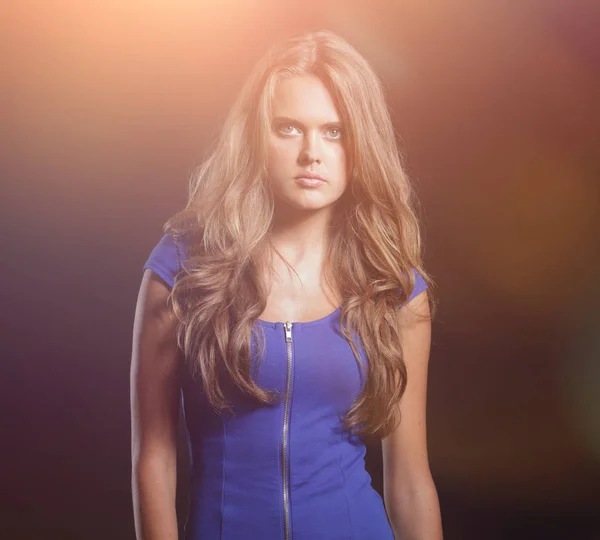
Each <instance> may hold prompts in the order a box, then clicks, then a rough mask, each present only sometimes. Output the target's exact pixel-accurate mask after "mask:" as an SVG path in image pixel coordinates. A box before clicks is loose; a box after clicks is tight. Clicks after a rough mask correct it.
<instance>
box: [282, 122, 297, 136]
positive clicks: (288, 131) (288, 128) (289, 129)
mask: <svg viewBox="0 0 600 540" xmlns="http://www.w3.org/2000/svg"><path fill="white" fill-rule="evenodd" d="M294 130H296V131H297V129H296V126H294V125H293V124H283V125H282V126H280V127H279V131H281V133H283V134H284V135H292V134H293V133H294Z"/></svg>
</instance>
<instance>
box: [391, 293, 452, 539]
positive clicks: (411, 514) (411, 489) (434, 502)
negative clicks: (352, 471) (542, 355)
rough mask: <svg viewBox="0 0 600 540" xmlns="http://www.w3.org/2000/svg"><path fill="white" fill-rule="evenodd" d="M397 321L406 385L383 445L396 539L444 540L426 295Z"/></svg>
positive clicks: (421, 296) (402, 311)
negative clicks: (430, 452)
mask: <svg viewBox="0 0 600 540" xmlns="http://www.w3.org/2000/svg"><path fill="white" fill-rule="evenodd" d="M398 322H399V324H400V325H401V326H400V327H401V337H402V350H403V354H404V361H405V363H406V369H407V373H408V384H407V387H406V392H405V393H404V396H403V397H402V400H401V402H400V411H401V414H402V417H401V422H400V424H399V425H398V427H397V428H396V429H395V430H394V431H393V432H392V433H390V434H389V435H388V436H387V437H386V438H385V439H384V440H383V442H382V450H383V482H384V484H383V485H384V500H385V507H386V510H387V513H388V518H389V520H390V523H391V525H392V529H393V530H394V536H395V537H396V539H397V540H441V539H442V519H441V514H440V505H439V501H438V496H437V491H436V489H435V484H434V483H433V479H432V477H431V471H430V469H429V459H428V457H427V431H426V423H425V408H426V401H427V366H428V363H429V348H430V343H431V320H430V317H429V303H428V300H427V291H424V292H422V293H420V294H419V295H417V296H416V297H415V298H413V299H412V300H411V301H410V302H409V303H408V304H407V305H405V306H404V307H402V308H401V309H400V312H399V321H398Z"/></svg>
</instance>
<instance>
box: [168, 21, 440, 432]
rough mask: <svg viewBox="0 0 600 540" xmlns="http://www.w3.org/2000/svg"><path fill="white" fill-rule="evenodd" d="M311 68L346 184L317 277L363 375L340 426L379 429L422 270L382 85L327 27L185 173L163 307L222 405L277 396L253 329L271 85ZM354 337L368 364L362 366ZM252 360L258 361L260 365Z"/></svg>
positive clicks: (242, 102) (252, 96) (390, 416)
mask: <svg viewBox="0 0 600 540" xmlns="http://www.w3.org/2000/svg"><path fill="white" fill-rule="evenodd" d="M307 74H310V75H316V76H317V77H319V78H320V80H321V81H323V83H324V84H325V85H326V86H327V88H328V89H329V91H330V92H331V94H332V96H333V98H334V101H335V103H336V105H337V107H338V109H339V113H340V115H341V117H342V122H343V125H344V126H345V132H346V133H347V134H348V138H347V139H346V142H345V144H346V145H347V146H346V153H347V155H348V165H349V168H348V171H349V184H348V187H347V189H346V192H345V193H344V194H343V196H342V198H341V199H340V200H339V201H338V203H337V205H336V207H335V212H334V214H333V217H332V222H331V224H330V231H329V240H328V243H327V248H326V249H327V254H326V257H325V261H326V262H325V267H324V277H325V280H326V283H327V284H328V285H329V286H331V287H332V290H336V291H339V293H340V296H341V298H342V305H341V308H342V309H341V314H340V327H341V331H342V334H343V336H344V337H345V338H346V339H347V340H348V342H349V344H350V347H351V349H352V351H353V354H354V356H355V358H356V361H357V362H358V364H359V365H360V367H361V370H362V373H363V374H364V385H363V389H362V391H361V393H360V395H359V396H358V398H357V399H356V401H355V402H354V403H353V405H352V407H351V408H350V410H349V411H348V412H347V414H346V416H345V417H344V418H343V423H344V425H345V426H346V427H347V428H348V429H349V430H350V431H352V432H354V433H358V434H362V435H375V436H378V437H384V436H385V435H386V434H388V433H389V432H390V430H391V429H392V428H393V427H394V426H395V425H396V423H397V421H399V418H397V417H396V414H395V413H394V411H395V410H397V408H396V407H395V405H396V404H398V402H399V401H400V398H401V397H402V395H403V393H404V391H405V388H406V382H407V370H406V365H405V362H404V359H403V354H402V344H401V342H400V333H399V331H400V328H399V325H398V317H397V311H398V309H399V307H400V306H402V305H403V304H404V303H406V300H407V299H408V297H409V295H410V294H411V292H412V290H413V288H414V280H415V277H414V274H413V270H414V271H415V272H417V273H418V274H420V275H421V276H422V277H423V278H424V279H425V281H426V282H427V283H428V285H431V280H430V278H429V276H428V275H427V274H426V272H425V271H424V269H423V267H422V260H421V245H420V232H419V223H418V219H417V217H416V214H415V210H414V205H415V201H414V197H413V192H412V189H411V186H410V184H409V181H408V178H407V176H406V174H405V172H404V170H403V168H402V165H401V160H400V156H399V154H398V148H397V145H396V136H395V132H394V129H393V126H392V122H391V119H390V115H389V112H388V109H387V106H386V100H385V96H384V92H383V88H382V85H381V82H380V80H379V79H378V77H377V76H376V74H375V73H374V71H373V70H372V68H371V67H370V65H369V64H368V62H367V61H366V60H365V59H364V58H363V57H362V56H361V55H360V54H359V53H358V52H357V51H356V50H355V49H354V48H353V47H351V46H350V45H349V44H348V43H347V42H346V41H345V40H343V39H342V38H340V37H339V36H337V35H335V34H333V33H331V32H327V31H321V32H315V33H309V34H305V35H302V36H300V37H295V38H292V39H289V40H287V41H285V42H283V43H282V44H280V45H278V46H276V47H274V48H272V49H271V50H270V51H269V52H268V53H267V54H266V55H265V56H264V57H263V58H262V60H261V61H260V62H259V63H258V64H257V66H256V68H255V69H254V71H253V72H252V73H251V75H250V77H249V78H248V80H247V82H246V83H245V85H244V87H243V89H242V91H241V93H240V95H239V97H238V99H237V100H236V102H235V103H234V105H233V106H232V108H231V110H230V112H229V115H228V116H227V118H226V120H225V123H224V126H223V129H222V132H221V135H220V137H219V139H218V141H217V143H216V146H215V148H214V150H213V151H212V152H211V154H210V155H209V157H208V158H207V159H206V161H205V162H204V163H203V165H202V166H201V167H200V168H199V169H198V171H197V172H196V173H195V174H194V176H193V177H192V179H191V181H190V190H189V197H188V203H187V205H186V207H185V208H184V209H183V210H181V211H180V212H178V213H177V214H175V215H174V216H173V217H172V218H171V219H169V221H168V222H167V223H166V224H165V232H167V233H170V234H171V235H172V236H173V237H174V238H175V240H176V242H178V243H180V244H181V245H182V247H184V250H185V252H186V257H185V258H184V259H185V260H184V261H182V271H181V272H180V274H179V275H178V279H177V280H176V282H175V285H174V287H173V290H172V292H171V296H170V301H171V302H172V306H173V310H174V312H175V314H176V316H177V318H178V320H179V324H178V329H177V339H178V344H179V347H180V348H181V349H182V351H183V353H184V356H185V358H186V361H187V362H189V363H190V365H191V367H192V372H193V373H194V374H196V375H199V376H200V377H201V380H202V384H203V388H204V392H205V395H206V397H207V399H208V401H209V402H210V403H211V405H212V406H213V407H214V408H215V409H216V410H219V411H222V410H224V409H226V408H229V407H231V402H230V400H229V398H228V396H229V394H228V389H231V388H236V389H237V391H241V392H242V393H243V394H245V395H246V396H249V397H250V398H252V399H253V400H254V401H255V402H256V403H258V404H269V403H272V402H273V401H274V400H275V399H276V395H275V394H274V393H273V392H272V391H269V390H268V389H264V388H261V387H260V386H258V385H257V384H256V382H255V376H254V375H255V371H254V370H253V369H252V366H253V365H254V364H253V362H252V359H251V346H250V343H251V337H252V336H254V337H256V338H258V339H259V341H258V344H259V351H260V353H259V356H260V355H261V354H262V352H263V351H264V333H261V332H260V330H257V328H258V327H260V325H256V321H257V320H258V319H259V317H260V315H261V313H262V312H263V311H264V309H265V307H266V304H267V296H268V286H267V279H266V276H268V275H269V269H270V266H269V260H270V257H272V253H273V248H272V247H271V244H270V241H269V238H270V237H269V233H270V230H271V226H272V222H273V215H274V198H273V196H272V193H271V191H270V188H269V184H268V181H267V169H266V166H267V163H266V161H267V159H266V156H267V136H268V133H269V130H270V122H271V119H270V111H271V100H272V96H273V92H274V88H275V85H276V84H277V81H278V80H280V79H281V78H285V77H293V76H297V75H307ZM353 333H355V334H356V335H357V336H358V338H359V339H360V342H361V344H362V346H363V348H364V352H365V354H366V357H367V359H368V362H367V365H366V366H365V365H363V362H362V360H361V357H360V355H359V353H358V349H357V344H356V343H354V341H353V339H352V335H353ZM255 367H256V365H255Z"/></svg>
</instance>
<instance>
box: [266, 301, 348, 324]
mask: <svg viewBox="0 0 600 540" xmlns="http://www.w3.org/2000/svg"><path fill="white" fill-rule="evenodd" d="M341 310H342V306H340V307H339V308H337V309H336V310H335V311H332V312H331V313H330V314H329V315H325V316H324V317H321V318H320V319H315V320H314V321H302V322H294V321H290V322H291V323H292V326H302V327H306V326H315V325H318V324H324V323H326V322H327V321H328V320H329V319H332V318H333V317H335V316H336V315H337V314H338V313H339V312H340V311H341ZM258 322H259V323H260V324H262V325H263V326H268V327H270V328H277V327H278V326H283V325H284V324H285V321H282V322H273V321H265V320H263V319H258Z"/></svg>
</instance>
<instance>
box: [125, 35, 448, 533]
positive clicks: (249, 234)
mask: <svg viewBox="0 0 600 540" xmlns="http://www.w3.org/2000/svg"><path fill="white" fill-rule="evenodd" d="M411 197H412V195H411V189H410V186H409V183H408V180H407V178H406V176H405V174H404V172H403V170H402V168H401V164H400V160H399V157H398V151H397V147H396V141H395V136H394V130H393V127H392V124H391V121H390V117H389V115H388V111H387V108H386V104H385V101H384V96H383V92H382V89H381V86H380V83H379V81H378V79H377V77H376V75H375V74H374V73H373V71H372V69H371V68H370V66H369V65H368V63H367V62H366V61H365V59H364V58H363V57H361V56H360V55H359V54H358V53H357V52H356V51H355V50H354V49H353V48H352V47H351V46H350V45H348V43H346V42H345V41H344V40H342V39H341V38H339V37H337V36H336V35H334V34H332V33H329V32H318V33H312V34H308V35H304V36H302V37H299V38H294V39H291V40H289V41H287V42H285V43H283V44H282V45H280V46H278V47H276V48H274V49H272V50H271V51H270V52H269V53H268V54H267V55H266V56H265V57H264V59H263V60H262V61H261V62H260V63H259V65H258V66H257V68H256V69H255V71H254V72H253V74H252V76H251V77H250V78H249V80H248V82H247V83H246V85H245V87H244V88H243V91H242V92H241V94H240V97H239V99H238V100H237V102H236V103H235V105H234V106H233V108H232V110H231V112H230V115H229V117H228V119H227V120H226V123H225V125H224V128H223V132H222V135H221V137H220V140H219V141H218V144H217V146H216V149H215V150H214V152H213V153H212V155H211V156H210V157H209V158H208V160H207V161H206V162H205V163H204V165H203V167H202V168H201V170H200V171H199V173H198V174H197V176H196V177H195V178H194V179H193V182H192V184H191V189H190V194H189V202H188V204H187V207H186V208H185V209H184V210H182V211H181V212H179V213H178V214H177V215H175V216H174V217H173V218H172V219H171V220H169V222H168V223H167V225H166V226H165V232H166V234H165V235H164V236H163V238H162V239H161V240H160V242H159V243H158V245H157V246H156V247H155V249H154V250H153V251H152V253H151V255H150V257H149V259H148V261H147V263H146V265H145V272H144V276H143V279H142V283H141V289H140V294H139V298H138V304H137V309H136V315H135V324H134V340H133V358H132V366H131V410H132V460H133V498H134V509H135V524H136V531H137V535H138V538H139V539H141V538H143V539H144V540H151V539H160V540H166V539H171V538H177V519H176V514H175V479H176V444H175V442H176V437H175V434H176V423H177V413H178V405H179V401H178V399H179V394H180V390H181V392H182V396H183V404H184V412H185V418H186V428H187V432H188V439H189V447H190V456H191V462H192V464H191V478H190V488H191V502H190V509H189V516H188V521H187V524H186V538H187V539H189V540H200V539H202V540H212V539H217V538H221V539H227V540H233V539H244V540H249V539H261V540H273V539H279V538H280V539H284V540H288V539H289V540H291V539H294V540H319V539H332V540H333V539H335V540H339V539H346V538H348V539H349V538H352V539H355V540H361V539H378V540H384V539H391V538H402V539H403V540H409V539H427V540H439V539H440V538H441V537H442V532H441V519H440V512H439V504H438V499H437V494H436V489H435V486H434V483H433V481H432V477H431V473H430V470H429V464H428V458H427V449H426V429H425V402H426V379H427V364H428V357H429V344H430V328H431V325H430V315H429V313H430V311H429V301H428V295H427V290H426V289H427V283H428V282H429V278H428V277H427V275H426V273H425V271H424V269H423V268H422V265H421V257H420V242H419V227H418V223H417V220H416V218H415V214H414V212H413V209H412V206H411ZM401 398H402V399H401ZM366 436H375V437H378V438H380V439H381V440H382V445H383V460H384V463H383V465H384V495H385V496H384V499H385V504H384V501H382V499H381V497H380V496H379V494H378V493H377V492H376V491H374V490H373V488H372V487H371V479H370V477H369V475H368V473H367V472H366V470H365V467H364V455H365V446H364V442H363V441H364V438H365V437H366Z"/></svg>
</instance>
